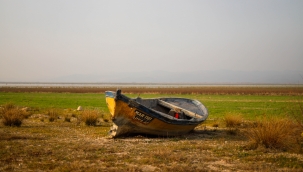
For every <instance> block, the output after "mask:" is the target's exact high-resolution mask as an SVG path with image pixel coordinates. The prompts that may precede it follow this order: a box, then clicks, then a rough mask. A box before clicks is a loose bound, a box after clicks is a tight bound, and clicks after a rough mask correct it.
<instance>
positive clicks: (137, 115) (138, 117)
mask: <svg viewBox="0 0 303 172" xmlns="http://www.w3.org/2000/svg"><path fill="white" fill-rule="evenodd" d="M133 119H134V120H137V121H139V122H141V123H143V124H149V123H150V122H151V121H152V120H153V119H154V118H152V117H150V116H148V115H146V114H144V113H142V112H140V111H137V110H136V111H135V116H134V117H133Z"/></svg>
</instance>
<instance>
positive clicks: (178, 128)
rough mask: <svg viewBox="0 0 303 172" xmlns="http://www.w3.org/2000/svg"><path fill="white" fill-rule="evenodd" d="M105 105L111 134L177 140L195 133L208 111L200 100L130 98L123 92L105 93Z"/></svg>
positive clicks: (113, 135) (114, 135)
mask: <svg viewBox="0 0 303 172" xmlns="http://www.w3.org/2000/svg"><path fill="white" fill-rule="evenodd" d="M105 97H106V104H107V107H108V109H109V112H110V113H111V115H112V120H113V126H112V127H111V130H110V132H109V134H110V135H111V136H112V137H118V136H122V135H128V134H148V135H157V136H176V135H182V134H186V133H188V132H190V131H192V130H193V129H194V128H195V127H196V126H197V125H199V124H200V123H202V122H203V121H205V120H206V118H207V116H208V111H207V109H206V107H205V106H204V105H203V104H202V103H200V102H199V101H197V100H192V99H186V98H153V99H142V98H140V97H138V98H134V99H132V98H129V97H127V96H125V95H123V94H121V90H117V91H116V92H113V91H106V92H105Z"/></svg>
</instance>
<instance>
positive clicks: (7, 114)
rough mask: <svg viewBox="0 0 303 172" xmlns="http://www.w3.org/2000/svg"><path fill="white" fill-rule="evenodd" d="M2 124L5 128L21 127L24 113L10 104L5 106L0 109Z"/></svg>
mask: <svg viewBox="0 0 303 172" xmlns="http://www.w3.org/2000/svg"><path fill="white" fill-rule="evenodd" d="M0 113H1V116H2V123H3V124H4V125H5V126H17V127H19V126H21V124H22V121H23V119H24V118H25V115H24V111H22V110H21V109H19V108H18V107H16V106H15V105H14V104H12V103H7V104H5V105H4V106H3V107H2V109H1V112H0Z"/></svg>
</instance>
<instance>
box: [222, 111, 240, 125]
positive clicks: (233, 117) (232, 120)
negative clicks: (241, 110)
mask: <svg viewBox="0 0 303 172" xmlns="http://www.w3.org/2000/svg"><path fill="white" fill-rule="evenodd" d="M224 121H225V124H226V127H238V126H240V125H241V124H242V122H243V117H242V115H239V114H228V115H225V117H224Z"/></svg>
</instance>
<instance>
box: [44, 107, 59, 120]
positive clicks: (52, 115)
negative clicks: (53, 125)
mask: <svg viewBox="0 0 303 172" xmlns="http://www.w3.org/2000/svg"><path fill="white" fill-rule="evenodd" d="M47 115H48V119H49V122H54V121H55V120H57V119H58V116H59V112H58V110H56V109H50V110H48V111H47Z"/></svg>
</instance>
